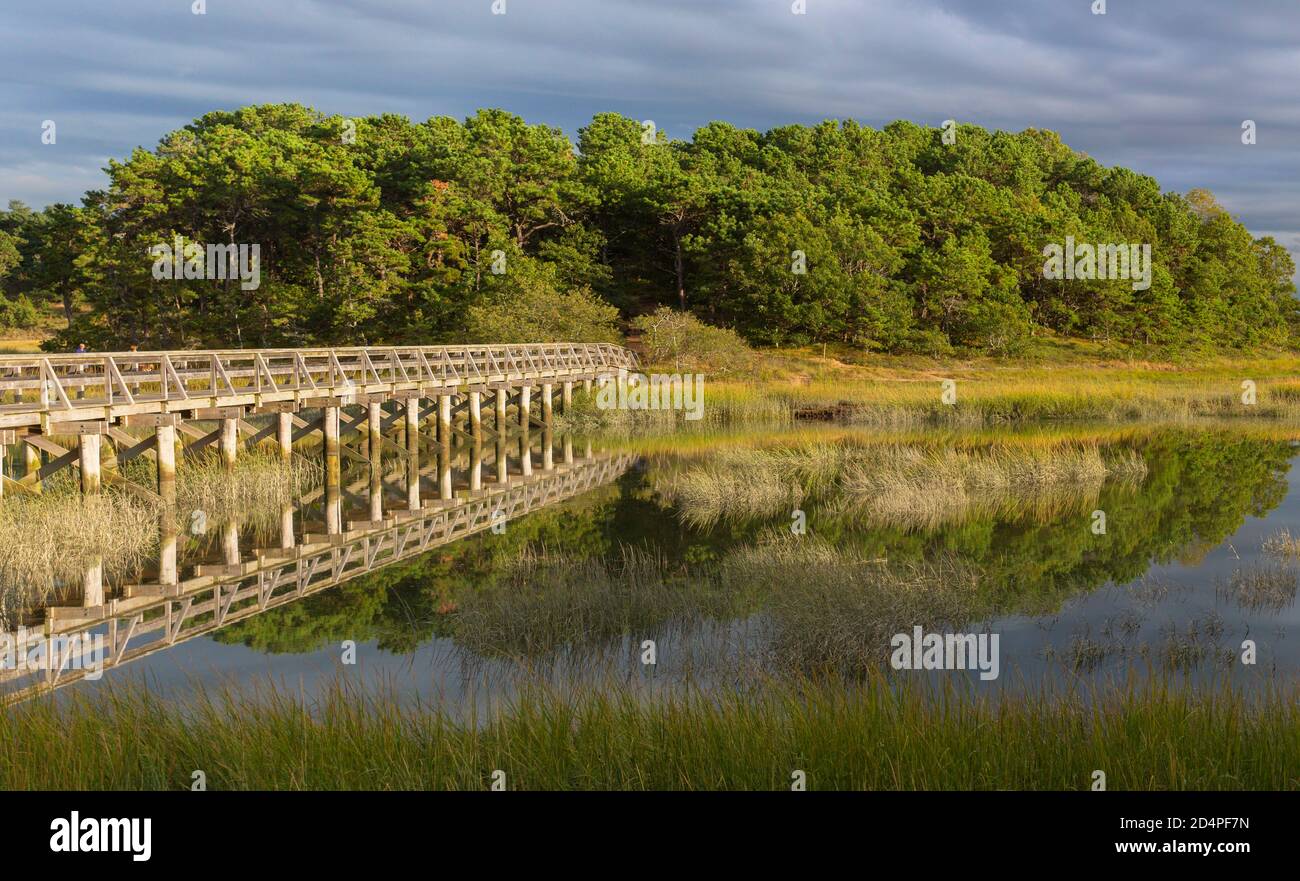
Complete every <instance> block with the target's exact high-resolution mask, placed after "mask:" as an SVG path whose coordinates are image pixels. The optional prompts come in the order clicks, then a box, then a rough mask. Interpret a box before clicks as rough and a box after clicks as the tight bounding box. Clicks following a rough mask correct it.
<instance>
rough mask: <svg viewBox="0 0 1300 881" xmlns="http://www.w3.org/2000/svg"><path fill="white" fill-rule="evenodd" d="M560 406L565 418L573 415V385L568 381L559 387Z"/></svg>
mask: <svg viewBox="0 0 1300 881" xmlns="http://www.w3.org/2000/svg"><path fill="white" fill-rule="evenodd" d="M560 406H561V407H563V408H564V409H563V413H564V415H565V416H572V415H573V383H572V382H570V381H568V380H565V382H564V385H562V386H560Z"/></svg>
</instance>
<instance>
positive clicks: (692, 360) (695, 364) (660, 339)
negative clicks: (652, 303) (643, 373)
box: [632, 306, 753, 373]
mask: <svg viewBox="0 0 1300 881" xmlns="http://www.w3.org/2000/svg"><path fill="white" fill-rule="evenodd" d="M632 324H633V326H634V327H636V328H637V329H638V330H640V331H641V343H642V346H643V347H644V349H645V353H646V356H647V357H648V358H649V360H650V363H652V364H671V365H672V366H673V370H674V372H676V373H683V372H695V371H709V372H711V373H730V372H734V371H737V370H742V369H744V368H745V367H746V366H747V365H749V364H750V363H751V362H752V360H753V352H751V351H750V348H749V346H747V345H745V341H744V340H743V339H741V338H740V336H739V335H737V334H736V332H735V331H732V330H727V329H726V328H721V327H712V326H710V325H708V324H705V323H704V322H703V321H700V320H699V319H698V318H696V317H695V316H694V315H692V314H691V313H689V312H678V311H677V310H676V309H672V308H670V307H668V306H661V307H660V308H658V309H656V310H655V311H654V312H652V313H650V314H649V315H641V316H639V317H637V318H636V319H634V320H633V322H632Z"/></svg>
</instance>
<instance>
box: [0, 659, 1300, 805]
mask: <svg viewBox="0 0 1300 881" xmlns="http://www.w3.org/2000/svg"><path fill="white" fill-rule="evenodd" d="M498 769H499V770H501V771H504V772H505V785H506V787H507V788H508V789H533V790H568V789H584V790H601V789H610V790H613V789H617V790H628V789H631V790H666V789H673V790H715V789H747V790H763V789H788V788H790V786H791V780H792V774H793V773H794V772H795V771H803V772H804V773H805V774H806V779H807V786H808V788H809V789H814V790H817V789H826V790H830V789H838V790H864V789H865V790H914V789H917V790H938V789H967V790H969V789H1035V790H1076V791H1077V790H1086V789H1088V788H1089V787H1090V786H1091V783H1092V777H1093V772H1094V771H1097V770H1101V771H1104V772H1105V774H1106V781H1107V788H1108V789H1112V790H1123V789H1138V790H1186V789H1195V790H1201V789H1296V788H1298V787H1300V692H1297V690H1296V689H1295V688H1294V687H1289V688H1282V687H1278V688H1275V689H1273V690H1271V691H1269V692H1268V693H1267V694H1266V695H1264V696H1262V697H1259V698H1247V697H1245V696H1244V695H1242V694H1241V693H1239V692H1237V691H1234V690H1233V689H1232V688H1231V687H1230V686H1227V685H1222V686H1219V687H1217V688H1214V689H1210V690H1208V691H1204V690H1203V691H1199V692H1195V693H1194V692H1190V691H1187V690H1184V689H1183V688H1181V687H1179V686H1174V685H1169V684H1166V683H1157V684H1154V685H1151V686H1149V687H1144V688H1142V689H1137V688H1123V687H1119V686H1115V687H1112V688H1110V689H1108V690H1107V691H1105V692H1104V693H1101V694H1097V695H1093V696H1092V698H1091V699H1090V700H1088V701H1084V700H1083V699H1080V698H1078V697H1077V696H1070V695H1063V694H1047V693H1035V694H1030V695H1026V696H1014V695H1010V694H1008V695H1003V696H1001V697H1000V698H991V697H980V696H976V695H974V694H972V693H971V692H969V691H968V690H966V689H965V688H963V687H960V686H952V687H947V688H937V689H935V690H933V691H931V690H929V689H926V688H923V687H919V686H917V687H913V686H903V687H897V686H894V685H891V684H890V683H889V682H887V681H886V680H884V679H881V678H873V679H867V680H862V681H857V682H850V683H845V682H841V681H837V680H831V679H818V680H804V681H800V682H795V683H786V684H768V685H765V686H762V687H758V688H753V689H747V690H722V691H705V690H701V689H697V688H693V687H683V688H680V689H676V690H669V691H660V692H654V693H650V692H647V691H645V690H644V689H642V688H638V687H635V686H631V685H613V684H611V685H609V686H605V687H600V688H578V689H569V690H566V691H565V692H563V693H560V692H558V691H555V690H550V689H546V688H543V687H527V688H524V689H523V690H522V691H520V692H519V693H518V694H517V695H516V696H515V697H513V698H511V699H510V700H508V701H506V702H504V703H503V704H500V705H497V706H495V707H493V708H492V709H489V710H488V711H485V712H484V713H483V714H481V715H478V716H473V715H471V716H470V717H469V718H465V717H460V718H457V717H455V716H454V715H453V714H452V712H451V711H449V710H448V709H447V708H446V707H445V706H444V705H441V704H440V705H435V706H420V705H417V704H410V703H406V704H404V703H401V702H399V701H397V700H395V699H393V698H391V697H386V696H373V695H372V696H367V695H366V694H362V693H359V692H358V691H357V690H356V689H355V687H354V686H351V685H347V684H343V683H339V682H336V683H335V684H334V685H332V686H331V687H328V688H326V689H325V690H324V691H323V692H322V693H321V694H320V695H319V696H318V697H316V698H315V699H313V700H310V701H304V700H303V699H302V697H301V696H300V695H299V694H298V693H290V692H287V691H278V690H275V689H272V688H269V687H268V688H263V689H253V690H238V689H233V688H230V689H225V690H221V691H218V692H216V693H210V694H203V695H200V696H199V697H197V698H195V699H193V700H191V701H189V702H186V703H181V704H178V703H175V702H173V701H169V700H166V699H164V698H161V697H158V696H155V695H153V694H151V693H150V692H149V691H148V690H146V689H144V688H142V687H139V686H126V687H123V686H121V685H119V686H116V687H108V688H106V689H105V690H102V691H98V692H93V693H81V694H79V695H78V696H75V697H74V698H72V699H71V700H68V701H64V702H62V703H59V702H53V701H49V700H41V701H38V702H35V703H31V704H27V705H23V706H20V707H17V708H14V709H12V710H10V711H8V712H6V713H3V714H0V788H4V789H8V790H16V789H186V788H189V787H190V785H191V781H192V779H193V777H192V775H193V773H194V772H195V771H203V772H204V774H205V775H206V778H207V786H208V787H209V788H212V789H292V790H304V789H315V790H320V789H328V790H338V789H445V790H484V789H487V788H488V787H489V785H490V783H491V780H492V775H493V772H494V771H496V770H498Z"/></svg>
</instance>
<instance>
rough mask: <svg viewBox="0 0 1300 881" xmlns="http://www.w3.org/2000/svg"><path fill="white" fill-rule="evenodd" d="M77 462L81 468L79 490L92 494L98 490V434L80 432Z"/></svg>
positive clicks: (84, 493) (85, 493)
mask: <svg viewBox="0 0 1300 881" xmlns="http://www.w3.org/2000/svg"><path fill="white" fill-rule="evenodd" d="M77 446H78V449H77V455H78V464H79V467H80V469H81V492H82V494H83V495H88V496H91V495H94V494H95V493H97V492H99V487H100V476H99V435H97V434H90V433H86V434H82V435H81V436H80V437H79V438H77Z"/></svg>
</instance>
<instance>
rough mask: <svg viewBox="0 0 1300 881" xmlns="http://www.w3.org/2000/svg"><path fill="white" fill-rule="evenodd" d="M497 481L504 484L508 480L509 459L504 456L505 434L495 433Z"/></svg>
mask: <svg viewBox="0 0 1300 881" xmlns="http://www.w3.org/2000/svg"><path fill="white" fill-rule="evenodd" d="M496 466H497V483H499V484H501V485H503V486H504V485H505V484H506V482H508V481H509V480H510V460H509V459H508V458H507V457H506V436H505V435H504V434H498V435H497V448H496Z"/></svg>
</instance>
